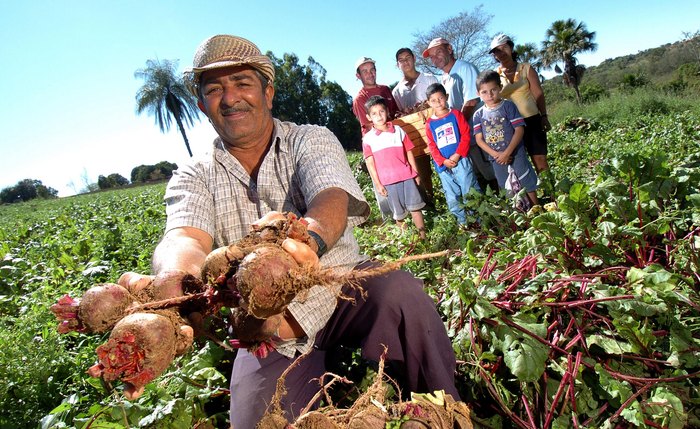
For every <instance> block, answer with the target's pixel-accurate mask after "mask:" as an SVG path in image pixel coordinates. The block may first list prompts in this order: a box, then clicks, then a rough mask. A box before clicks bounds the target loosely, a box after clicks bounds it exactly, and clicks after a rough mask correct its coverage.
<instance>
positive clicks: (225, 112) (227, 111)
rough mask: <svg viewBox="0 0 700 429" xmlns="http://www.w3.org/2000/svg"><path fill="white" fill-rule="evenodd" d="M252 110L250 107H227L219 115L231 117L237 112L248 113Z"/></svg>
mask: <svg viewBox="0 0 700 429" xmlns="http://www.w3.org/2000/svg"><path fill="white" fill-rule="evenodd" d="M251 110H252V109H251V108H250V106H234V107H229V108H227V109H222V110H221V114H222V115H224V116H225V115H231V114H233V113H238V112H250V111H251Z"/></svg>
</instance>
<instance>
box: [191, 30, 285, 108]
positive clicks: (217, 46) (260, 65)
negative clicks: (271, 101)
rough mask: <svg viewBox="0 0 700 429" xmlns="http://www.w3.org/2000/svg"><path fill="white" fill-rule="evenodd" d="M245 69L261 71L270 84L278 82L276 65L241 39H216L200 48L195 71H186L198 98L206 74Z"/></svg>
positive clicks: (210, 40)
mask: <svg viewBox="0 0 700 429" xmlns="http://www.w3.org/2000/svg"><path fill="white" fill-rule="evenodd" d="M243 65H247V66H250V67H253V68H254V69H256V70H258V71H259V72H260V73H262V74H263V76H265V77H266V78H267V80H268V81H269V82H270V83H272V82H273V81H274V80H275V67H274V66H273V65H272V61H271V60H270V59H269V58H268V57H267V56H265V55H262V53H261V52H260V49H258V47H257V46H255V44H254V43H252V42H251V41H249V40H246V39H244V38H242V37H237V36H230V35H216V36H212V37H210V38H209V39H207V40H205V41H204V42H202V44H200V45H199V47H198V48H197V52H196V53H195V56H194V60H193V64H192V66H193V67H192V68H190V69H188V70H186V71H185V80H186V83H187V86H188V88H189V89H190V91H191V92H192V93H193V94H195V95H197V85H198V84H199V79H200V76H201V74H202V73H203V72H205V71H208V70H214V69H220V68H225V67H236V66H243Z"/></svg>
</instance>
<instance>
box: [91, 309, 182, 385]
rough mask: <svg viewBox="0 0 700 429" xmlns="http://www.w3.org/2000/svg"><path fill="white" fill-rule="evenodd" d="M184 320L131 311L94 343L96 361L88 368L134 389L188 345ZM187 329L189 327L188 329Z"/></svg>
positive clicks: (154, 374)
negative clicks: (107, 336)
mask: <svg viewBox="0 0 700 429" xmlns="http://www.w3.org/2000/svg"><path fill="white" fill-rule="evenodd" d="M183 325H184V323H181V320H180V319H179V318H178V316H175V315H174V314H173V313H170V314H166V315H164V314H155V313H134V314H130V315H128V316H126V317H124V318H123V319H122V320H120V321H119V323H117V324H116V325H115V326H114V328H112V332H111V334H110V336H109V339H108V340H107V342H106V343H105V344H103V345H101V346H99V347H97V350H96V352H97V358H98V363H97V364H96V365H94V366H93V367H91V368H90V369H89V370H88V373H89V374H90V375H91V376H93V377H102V378H103V379H104V380H105V381H114V380H121V381H123V382H125V383H128V384H129V385H131V386H133V388H134V389H136V390H138V389H140V388H141V387H143V386H145V385H146V384H148V383H149V382H150V381H152V380H153V379H154V378H156V377H157V376H159V375H160V374H161V373H162V372H163V371H165V369H167V368H168V366H170V364H171V363H172V361H173V359H174V358H175V356H176V355H177V354H181V353H183V352H184V351H185V350H186V349H187V348H188V347H189V345H191V342H192V337H191V335H188V334H187V333H186V332H183V331H188V330H187V329H184V330H183V329H181V326H183ZM189 331H190V332H191V330H189Z"/></svg>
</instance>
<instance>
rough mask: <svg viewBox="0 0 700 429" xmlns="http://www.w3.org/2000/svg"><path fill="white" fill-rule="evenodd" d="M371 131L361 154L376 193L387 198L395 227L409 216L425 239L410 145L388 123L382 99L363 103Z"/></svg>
mask: <svg viewBox="0 0 700 429" xmlns="http://www.w3.org/2000/svg"><path fill="white" fill-rule="evenodd" d="M365 109H366V110H367V119H369V120H370V121H371V122H372V129H371V130H369V131H368V132H367V133H366V134H365V135H364V137H362V154H363V156H364V158H365V161H366V163H367V170H369V174H370V176H371V177H372V181H373V182H374V185H375V187H376V188H377V191H378V192H379V193H380V194H381V195H383V196H385V197H387V199H388V200H389V205H390V207H391V211H392V215H393V217H394V220H396V223H397V225H399V226H401V228H404V227H405V224H404V222H403V220H404V219H405V218H406V217H407V216H408V214H409V213H410V214H411V218H412V219H413V223H414V224H415V225H416V228H418V233H419V235H420V238H421V239H424V238H425V222H424V220H423V213H422V212H421V209H422V208H423V207H425V202H424V201H423V199H422V198H421V196H420V192H419V191H418V185H419V184H420V177H419V176H418V173H416V171H417V169H416V161H415V158H414V157H413V153H411V149H413V143H412V142H411V139H410V138H408V136H407V135H406V133H405V132H404V130H402V129H401V127H398V126H394V125H393V124H392V123H391V122H388V116H389V108H388V105H387V102H386V100H385V99H384V98H382V97H380V96H372V97H370V98H369V100H367V103H366V104H365Z"/></svg>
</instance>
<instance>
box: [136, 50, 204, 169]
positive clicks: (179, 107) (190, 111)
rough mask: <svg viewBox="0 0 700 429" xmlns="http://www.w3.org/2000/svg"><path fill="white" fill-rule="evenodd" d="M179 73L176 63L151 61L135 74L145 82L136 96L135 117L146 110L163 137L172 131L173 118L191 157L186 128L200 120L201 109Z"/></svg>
mask: <svg viewBox="0 0 700 429" xmlns="http://www.w3.org/2000/svg"><path fill="white" fill-rule="evenodd" d="M176 69H177V61H169V60H163V61H160V60H148V61H146V68H143V69H138V70H136V71H135V72H134V77H136V78H141V79H143V80H144V81H145V83H144V84H143V86H142V87H141V88H139V90H138V92H137V93H136V113H138V114H141V113H142V112H143V111H144V110H146V111H148V114H149V115H154V116H155V118H156V124H157V125H158V128H160V131H161V132H163V133H164V132H166V131H169V130H170V124H171V122H172V119H173V118H174V119H175V122H176V123H177V128H178V129H179V130H180V133H181V134H182V138H183V139H185V146H186V147H187V152H188V153H189V154H190V157H191V156H192V149H190V142H189V141H188V140H187V134H186V133H185V125H187V126H192V125H193V124H194V120H195V119H199V109H198V108H197V99H196V98H195V96H194V95H192V94H191V93H190V92H189V91H188V90H187V87H186V86H185V84H184V81H183V79H182V77H180V76H179V75H178V74H177V72H176Z"/></svg>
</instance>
